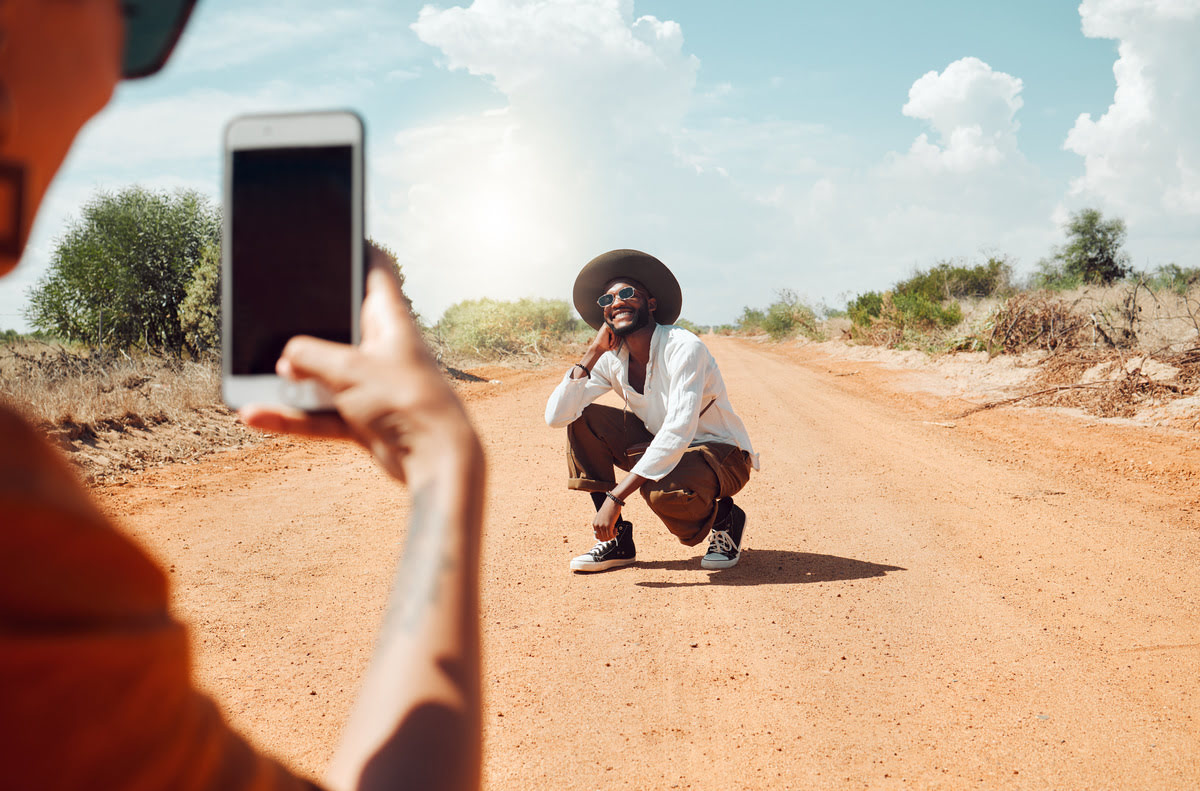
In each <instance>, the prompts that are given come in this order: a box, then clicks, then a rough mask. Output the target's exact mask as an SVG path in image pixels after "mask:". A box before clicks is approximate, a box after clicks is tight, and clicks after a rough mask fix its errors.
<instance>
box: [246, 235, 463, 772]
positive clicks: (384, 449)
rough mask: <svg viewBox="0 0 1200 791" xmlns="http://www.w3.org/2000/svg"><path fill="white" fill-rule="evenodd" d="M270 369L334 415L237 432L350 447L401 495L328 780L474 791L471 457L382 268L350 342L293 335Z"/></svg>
mask: <svg viewBox="0 0 1200 791" xmlns="http://www.w3.org/2000/svg"><path fill="white" fill-rule="evenodd" d="M278 371H279V373H280V374H281V375H283V376H286V377H288V378H290V379H297V380H298V379H319V380H321V381H322V382H324V383H325V384H326V385H327V386H329V387H330V388H331V389H332V390H333V392H334V393H335V394H336V395H335V406H336V409H337V412H336V413H330V414H304V413H300V412H295V411H291V410H287V409H282V408H278V407H267V406H254V407H247V408H246V409H245V410H243V412H242V418H243V420H244V421H245V422H246V423H247V424H248V425H251V426H254V427H256V428H260V429H264V430H267V431H275V432H286V433H294V434H303V435H307V436H316V437H329V438H343V439H352V440H355V441H357V442H359V443H360V444H362V445H363V446H364V447H366V448H367V449H368V450H370V451H371V453H372V454H373V455H374V456H375V458H376V460H377V461H378V462H379V463H380V464H381V465H382V466H383V467H384V469H386V470H387V471H388V472H389V473H391V474H392V475H393V476H394V477H395V478H397V479H398V480H400V481H404V482H406V483H407V484H408V485H409V487H410V488H411V490H412V493H413V498H412V517H411V521H410V525H409V531H408V541H407V545H406V547H405V551H404V557H403V559H402V561H401V562H400V565H399V567H398V571H397V575H396V581H395V584H394V586H393V589H392V593H391V597H390V600H389V602H388V608H387V614H386V616H385V618H384V622H383V625H382V627H381V629H380V633H379V639H378V644H377V646H376V649H375V654H374V656H373V658H372V660H371V664H370V667H369V668H368V669H367V674H366V678H365V680H364V682H363V686H362V689H361V691H360V693H359V697H358V701H357V702H356V704H355V707H354V710H353V711H352V713H351V715H350V719H349V721H348V723H347V725H346V728H345V731H344V733H343V737H342V744H341V746H340V747H339V749H338V751H337V753H336V755H335V756H334V759H333V762H332V763H331V765H330V768H329V772H328V775H327V782H328V784H329V785H330V787H331V788H333V789H336V790H337V791H350V789H376V788H388V789H394V788H420V789H474V788H478V786H479V780H480V743H481V742H480V729H481V721H480V700H479V698H480V680H479V674H480V667H479V540H480V528H481V524H482V518H483V516H482V514H483V488H484V461H483V451H482V447H481V446H480V443H479V439H478V437H477V436H476V434H475V431H474V430H473V429H472V427H471V424H470V422H469V421H468V419H467V417H466V414H465V413H464V411H463V409H462V406H461V404H460V403H459V401H458V399H457V398H456V397H455V396H454V393H453V392H452V391H451V390H450V388H449V386H448V385H447V384H446V382H445V380H444V378H443V377H442V375H441V373H440V372H439V371H438V369H437V366H436V365H435V364H434V362H433V360H432V359H431V358H430V357H429V354H428V353H427V351H426V349H425V346H424V343H423V342H422V340H421V336H420V332H419V330H418V329H417V327H416V325H415V323H414V322H413V321H412V317H411V316H410V314H409V312H408V310H407V308H406V307H405V304H404V300H403V298H402V297H401V292H400V287H399V283H398V282H397V280H396V278H395V277H394V275H393V274H392V273H391V271H390V269H389V268H388V266H387V265H386V263H385V262H384V261H382V260H381V259H380V258H379V257H378V256H376V257H375V260H374V261H373V263H372V269H371V272H370V274H369V276H368V280H367V297H366V300H365V301H364V303H363V341H362V343H361V344H360V345H359V346H358V347H351V346H345V345H342V344H335V343H330V342H328V341H322V340H318V339H315V338H304V337H302V338H295V339H293V340H292V341H291V342H289V344H288V345H287V347H286V348H285V349H284V352H283V356H282V357H281V358H280V361H279V365H278Z"/></svg>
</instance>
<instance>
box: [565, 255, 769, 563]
mask: <svg viewBox="0 0 1200 791" xmlns="http://www.w3.org/2000/svg"><path fill="white" fill-rule="evenodd" d="M574 299H575V309H576V310H578V311H579V315H581V316H583V320H584V321H586V322H587V323H588V324H590V325H591V326H592V327H593V328H594V329H597V330H599V332H597V333H596V339H595V340H594V341H592V344H591V346H589V347H588V350H587V353H586V354H584V356H583V359H582V360H580V361H579V362H578V363H576V364H575V366H574V367H573V368H572V369H571V371H570V372H569V373H568V374H567V375H566V377H564V378H563V381H562V382H561V383H559V385H558V387H557V388H555V390H554V393H553V394H552V395H551V396H550V401H549V403H547V404H546V422H547V423H549V424H550V426H551V427H552V428H561V427H563V426H566V427H567V440H568V443H569V447H568V449H567V465H568V468H569V470H570V479H569V480H568V481H567V487H568V488H570V489H577V490H579V491H584V492H591V494H592V503H593V504H594V505H595V507H596V516H595V518H594V519H593V520H592V530H593V532H594V534H595V536H596V539H597V543H596V546H594V547H592V550H591V551H590V552H588V553H586V554H583V555H580V556H579V557H577V558H575V559H574V560H572V561H571V568H572V569H574V570H575V571H603V570H604V569H610V568H615V567H617V566H627V565H629V564H630V563H633V561H634V559H635V556H636V552H635V549H634V545H633V524H632V523H631V522H629V521H628V520H625V519H622V518H621V509H622V507H624V505H625V501H626V500H627V499H628V498H629V497H630V496H632V495H633V493H634V492H635V491H638V490H641V493H642V497H643V498H645V500H646V502H647V503H648V504H649V505H650V510H652V511H653V512H654V513H655V514H657V515H658V517H659V518H660V519H662V521H663V523H664V524H665V525H666V526H667V529H668V530H670V531H671V533H673V534H674V535H675V536H676V537H677V538H678V539H679V540H680V541H681V542H682V543H684V544H686V545H687V546H695V545H696V544H699V543H700V542H701V541H703V540H704V538H705V537H706V536H708V537H709V542H708V553H707V554H706V555H705V556H704V559H703V560H702V561H701V562H700V565H701V566H702V567H703V568H706V569H726V568H730V567H731V566H734V565H737V562H738V558H739V557H740V556H741V551H742V547H743V546H744V543H745V534H746V513H745V512H744V511H743V510H742V509H741V508H739V507H737V506H736V505H734V502H733V495H735V494H737V493H738V492H739V491H741V488H742V487H743V486H745V485H746V481H748V480H749V479H750V469H751V467H753V468H754V469H758V455H757V454H755V453H754V449H753V448H752V447H751V445H750V437H749V436H748V435H747V434H746V427H745V426H744V425H742V421H741V420H740V419H739V418H738V416H737V415H736V414H734V412H733V407H732V406H730V404H729V398H728V396H727V395H726V394H725V383H724V382H723V381H722V379H721V372H720V370H718V368H717V362H716V360H714V359H713V357H712V355H711V354H710V353H709V351H708V348H707V347H706V346H705V345H704V344H703V343H702V342H701V341H700V339H699V338H697V337H696V336H695V335H693V334H692V333H690V332H688V331H687V330H685V329H683V328H682V327H675V326H673V325H672V324H671V322H673V321H675V320H676V319H677V318H679V311H680V308H681V307H682V302H683V299H682V296H681V294H680V290H679V282H678V281H677V280H676V279H675V276H674V275H672V274H671V270H669V269H667V267H666V266H665V265H664V264H663V263H662V262H661V261H659V260H658V259H657V258H655V257H654V256H652V255H647V254H646V253H641V252H638V251H637V250H613V251H611V252H608V253H605V254H604V255H602V256H599V257H597V258H594V259H592V261H590V262H589V263H588V264H587V266H585V267H584V268H583V270H582V271H580V273H579V276H578V277H576V278H575V290H574ZM609 390H613V391H615V392H616V393H617V395H619V396H621V397H622V399H624V401H625V408H624V409H616V408H614V407H610V406H601V405H598V404H593V403H592V402H593V401H595V400H596V399H597V398H599V397H600V396H601V395H603V394H604V393H606V392H608V391H609ZM630 413H632V414H630ZM614 464H615V465H616V466H617V467H620V468H621V469H622V470H624V471H626V472H627V473H628V474H627V475H626V476H625V477H624V478H623V479H622V480H621V481H620V482H619V483H618V482H617V481H616V478H615V475H614V472H613V465H614Z"/></svg>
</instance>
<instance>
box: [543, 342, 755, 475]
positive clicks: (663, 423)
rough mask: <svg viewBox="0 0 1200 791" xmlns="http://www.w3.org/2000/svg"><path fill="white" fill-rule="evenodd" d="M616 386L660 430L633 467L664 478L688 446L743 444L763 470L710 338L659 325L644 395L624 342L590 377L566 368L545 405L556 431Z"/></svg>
mask: <svg viewBox="0 0 1200 791" xmlns="http://www.w3.org/2000/svg"><path fill="white" fill-rule="evenodd" d="M572 370H573V369H572ZM609 390H612V391H614V392H615V393H616V394H617V395H619V396H621V398H623V399H624V401H625V404H626V406H627V407H628V409H629V411H631V412H633V414H635V415H637V416H638V418H640V419H641V421H642V422H643V423H644V424H645V425H646V428H647V429H648V430H649V431H650V433H651V434H653V435H654V441H653V442H651V443H650V447H649V448H648V449H647V450H646V452H645V454H643V456H642V458H641V459H640V460H638V462H637V464H635V465H634V467H633V469H632V470H631V472H633V473H636V474H637V475H640V476H642V477H643V478H648V479H650V480H652V481H657V480H659V479H661V478H662V477H663V476H664V475H666V474H667V473H669V472H670V471H671V470H673V469H675V465H676V464H678V463H679V459H680V458H682V457H683V454H684V451H686V450H687V449H688V447H689V446H692V445H698V444H700V443H702V442H723V443H725V444H727V445H736V446H737V447H739V448H741V449H742V450H744V451H746V452H748V453H749V454H750V458H751V460H752V462H753V464H754V469H756V470H757V469H758V468H759V464H758V454H757V453H755V452H754V448H753V447H752V446H751V445H750V436H749V435H748V434H747V433H746V427H745V426H744V425H743V424H742V421H741V418H739V417H738V416H737V415H736V414H735V413H734V411H733V407H732V406H731V405H730V403H729V396H728V395H726V393H725V382H724V380H723V379H721V371H720V369H718V368H717V361H716V360H714V359H713V356H712V353H711V352H709V350H708V347H707V346H705V345H704V343H703V341H701V340H700V339H699V338H697V337H696V336H695V335H693V334H692V333H690V332H688V331H687V330H685V329H683V328H682V327H676V326H674V325H664V324H660V325H659V326H658V327H657V328H655V330H654V335H653V336H652V337H651V339H650V361H649V362H648V363H647V364H646V382H645V385H644V386H643V387H642V392H640V393H639V392H638V391H636V390H634V389H633V387H631V386H630V384H629V349H628V348H627V347H626V346H624V345H622V346H621V348H620V349H618V350H617V351H616V352H605V353H604V354H603V355H601V357H600V359H599V360H597V361H596V364H595V365H594V366H592V374H591V376H590V377H588V378H586V379H584V378H582V377H581V378H579V379H572V378H571V371H568V372H567V375H566V376H565V377H564V378H563V380H562V381H561V382H559V384H558V387H556V388H555V389H554V392H553V393H552V394H551V395H550V401H549V402H548V403H547V404H546V422H547V423H548V424H549V425H550V427H551V428H563V427H565V426H566V425H568V424H569V423H571V422H573V421H574V420H576V419H578V418H579V416H580V415H581V414H583V408H584V407H585V406H587V405H588V404H590V403H592V402H593V401H595V400H596V399H597V398H599V397H600V396H601V395H603V394H604V393H606V392H608V391H609ZM710 403H711V404H712V406H711V407H709V408H708V409H707V410H706V409H705V407H706V406H708V405H709V404H710ZM701 411H704V414H703V415H701V414H700V412H701Z"/></svg>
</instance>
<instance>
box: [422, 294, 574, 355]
mask: <svg viewBox="0 0 1200 791" xmlns="http://www.w3.org/2000/svg"><path fill="white" fill-rule="evenodd" d="M585 329H586V330H587V333H584V330H585ZM435 333H436V334H437V336H438V337H439V339H440V340H441V341H442V342H443V343H445V345H446V347H447V348H448V349H449V350H450V351H451V352H453V353H455V354H460V355H475V356H477V357H481V358H483V359H496V358H500V357H510V356H532V357H541V356H542V355H543V354H545V353H546V352H548V351H551V350H553V349H554V348H555V347H556V346H557V345H558V344H560V343H563V342H567V341H570V340H575V339H576V338H575V337H573V336H580V335H588V334H590V333H591V329H590V328H588V327H587V326H586V325H585V324H583V322H581V321H579V320H578V319H576V318H574V317H573V316H572V312H571V308H570V306H569V305H568V304H567V303H566V302H565V301H564V300H554V299H521V300H517V301H515V302H502V301H500V300H495V299H486V298H485V299H471V300H466V301H464V302H459V303H457V304H455V305H451V306H450V307H449V308H447V309H446V312H445V313H443V314H442V318H441V320H440V321H439V322H438V323H437V326H436V327H435Z"/></svg>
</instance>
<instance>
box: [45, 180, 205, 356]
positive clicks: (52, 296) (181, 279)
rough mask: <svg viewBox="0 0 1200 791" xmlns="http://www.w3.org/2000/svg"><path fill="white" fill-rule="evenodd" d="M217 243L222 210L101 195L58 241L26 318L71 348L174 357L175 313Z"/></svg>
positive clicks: (196, 198) (171, 199) (146, 194)
mask: <svg viewBox="0 0 1200 791" xmlns="http://www.w3.org/2000/svg"><path fill="white" fill-rule="evenodd" d="M220 235H221V215H220V210H219V209H218V208H217V207H215V206H214V205H213V204H212V203H211V202H210V201H209V200H208V199H207V198H206V197H204V196H203V195H202V194H200V193H198V192H195V191H178V192H175V193H166V192H154V191H151V190H147V189H145V188H143V187H138V186H133V187H128V188H126V189H124V190H121V191H119V192H116V193H109V192H100V193H98V194H97V195H96V196H95V197H93V198H92V199H91V200H90V201H89V202H88V203H87V204H85V205H84V207H83V210H82V213H81V217H80V218H79V219H78V220H76V221H74V222H72V223H71V224H70V225H69V226H68V227H67V230H66V232H65V233H64V234H63V236H62V237H61V238H60V239H59V240H58V242H57V244H56V246H55V249H54V252H53V253H52V255H51V258H50V271H49V272H48V273H47V274H46V275H45V276H44V277H42V279H41V280H40V281H39V282H38V284H37V285H36V286H35V287H34V290H33V293H32V294H31V295H30V301H29V305H28V307H27V308H26V318H27V319H28V320H29V322H30V323H31V324H33V326H34V327H37V328H38V329H40V330H44V331H48V332H53V333H55V334H57V335H60V336H62V337H65V338H67V339H69V340H81V341H91V342H95V343H100V344H105V343H108V344H113V345H115V346H119V347H128V346H145V347H157V348H160V349H165V350H172V351H177V350H180V349H182V348H184V347H185V345H186V343H187V339H186V335H185V331H184V328H183V326H182V324H181V323H180V318H179V307H180V305H181V303H182V302H183V299H184V296H185V293H186V291H187V287H188V284H189V283H190V282H191V281H192V278H193V274H194V273H195V271H196V268H197V266H199V264H200V262H201V259H202V257H203V255H204V251H205V250H206V249H208V250H213V249H216V248H218V247H219V240H220Z"/></svg>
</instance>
